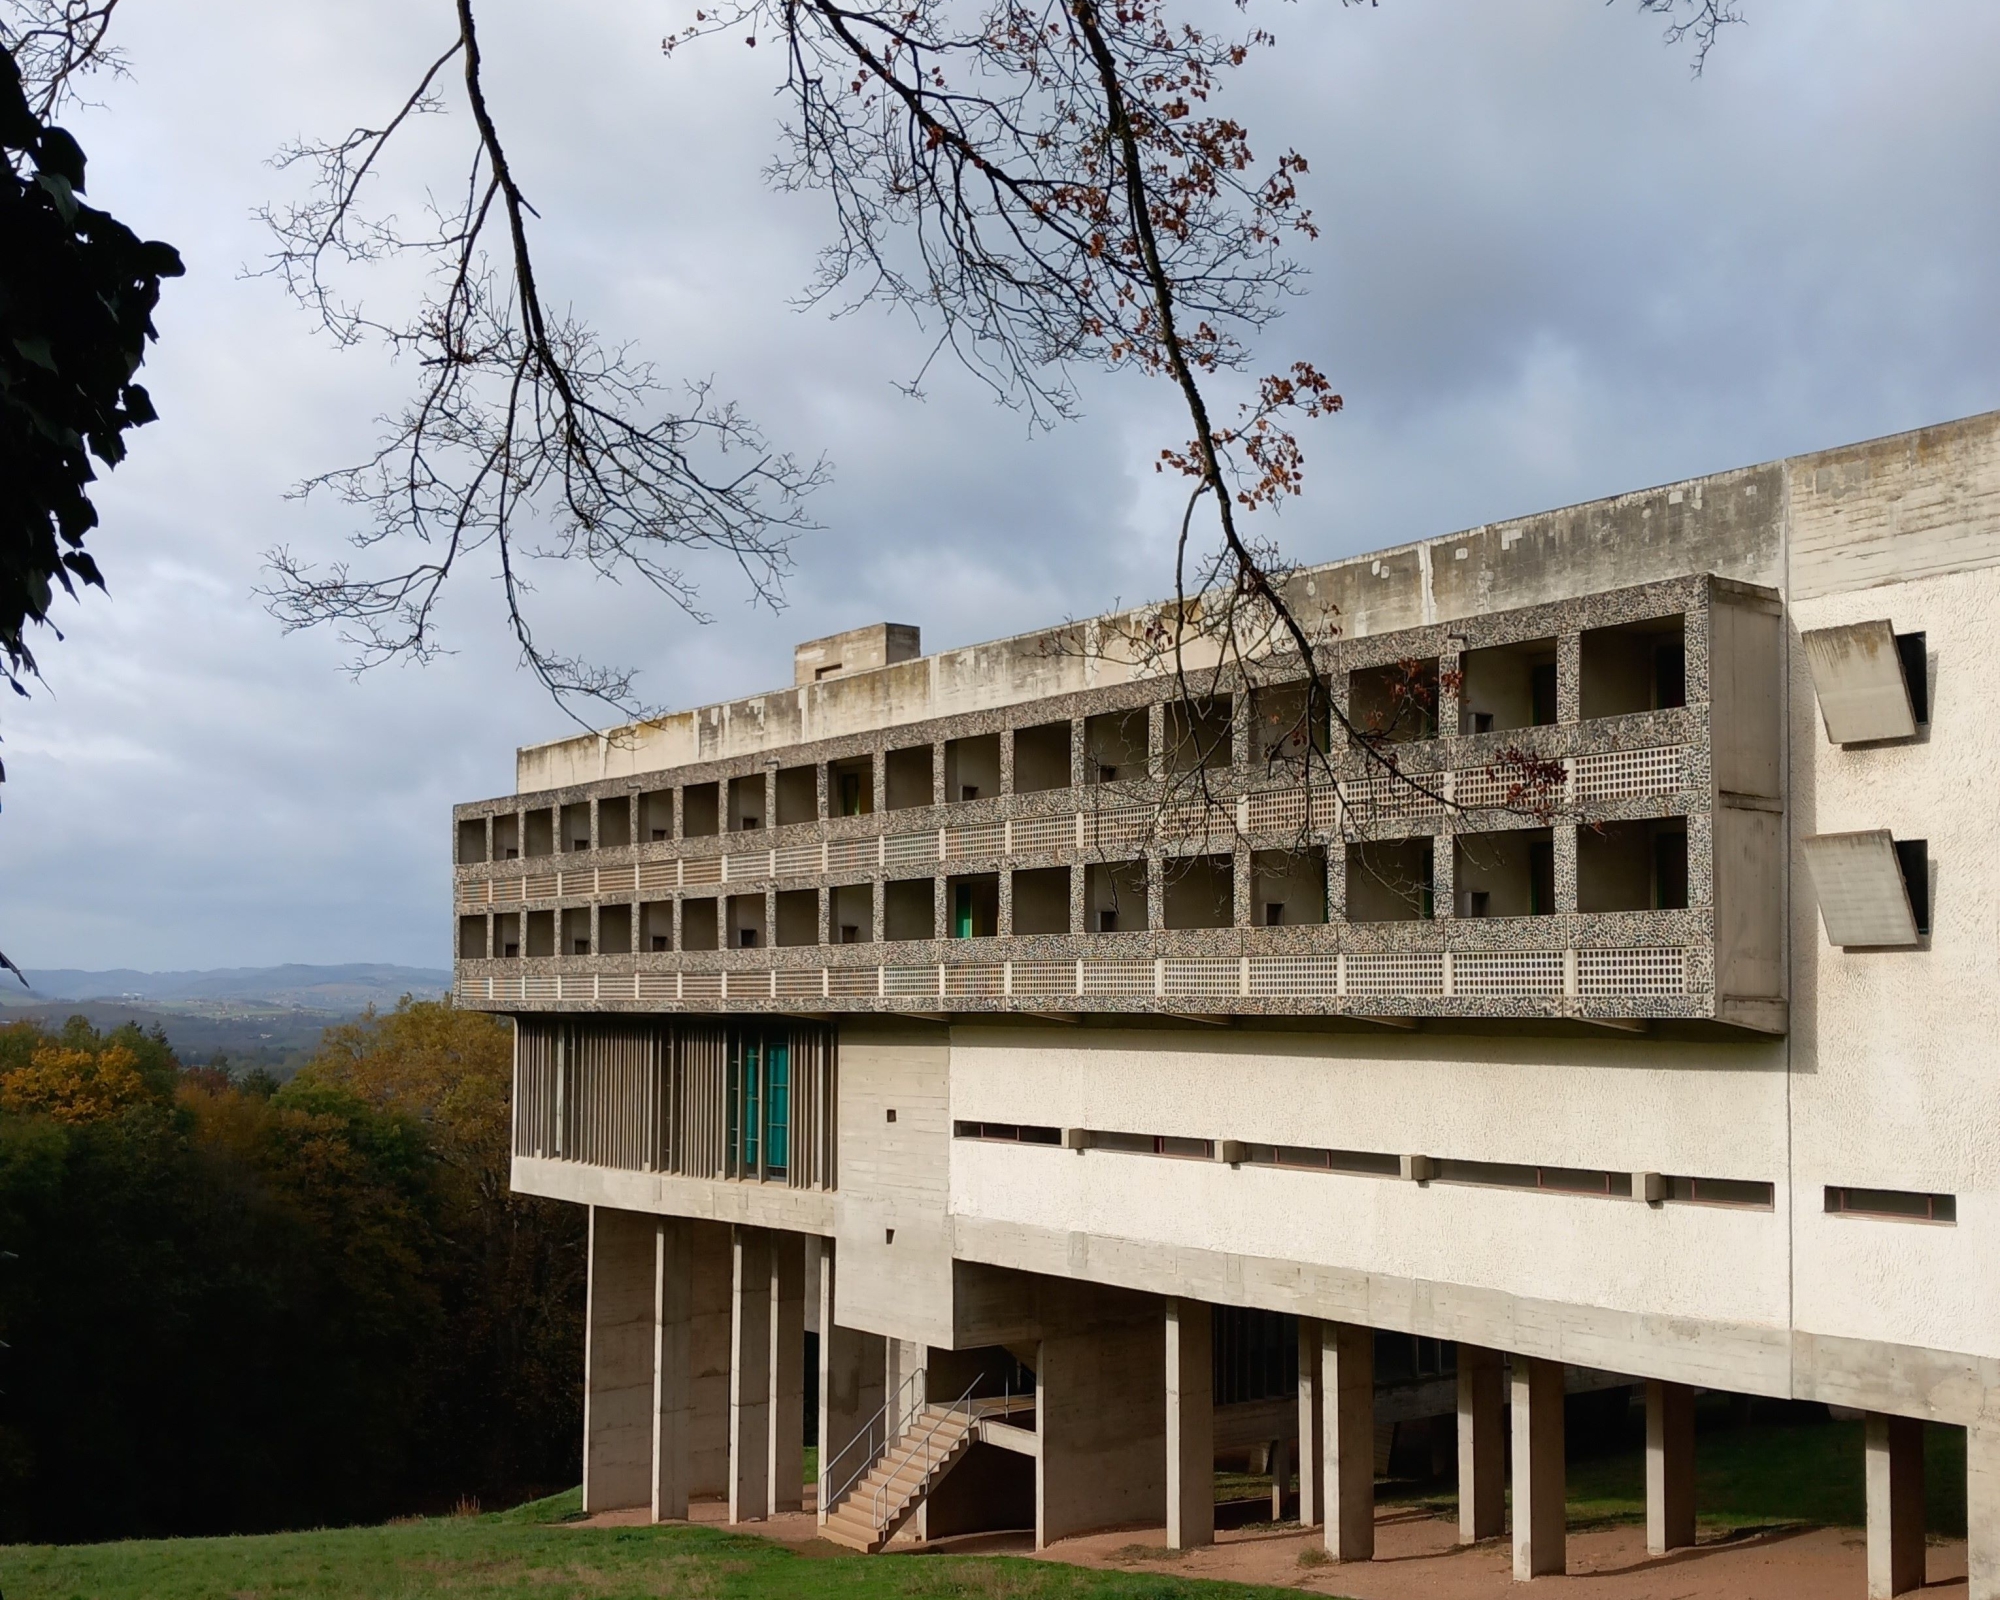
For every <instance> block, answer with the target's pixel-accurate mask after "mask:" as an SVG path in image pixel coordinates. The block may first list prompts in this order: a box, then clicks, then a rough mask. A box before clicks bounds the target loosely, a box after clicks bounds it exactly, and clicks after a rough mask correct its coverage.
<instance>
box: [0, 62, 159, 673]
mask: <svg viewBox="0 0 2000 1600" xmlns="http://www.w3.org/2000/svg"><path fill="white" fill-rule="evenodd" d="M0 155H4V160H0V241H5V243H4V248H0V484H4V485H5V486H6V491H5V494H4V496H0V674H4V676H5V677H6V679H7V681H8V682H9V683H10V684H12V685H13V687H14V688H15V689H16V690H17V691H19V692H22V693H25V692H26V690H25V688H24V687H23V685H22V681H21V680H22V678H23V677H25V676H32V675H33V674H34V673H35V670H36V669H35V657H34V652H33V650H32V648H31V647H30V645H29V642H28V639H27V632H26V630H27V628H28V626H29V625H30V624H43V625H47V624H48V623H49V607H50V605H51V604H52V603H53V601H54V598H55V591H56V589H57V588H58V587H60V588H61V589H62V590H63V591H64V592H65V593H66V594H69V595H72V596H74V595H75V593H76V586H77V585H78V584H84V585H91V586H95V587H97V588H100V589H101V588H103V587H104V576H103V574H102V572H101V571H100V570H99V569H98V565H97V563H96V561H95V560H94V559H93V558H92V557H91V555H90V553H89V552H88V551H86V550H85V549H84V547H83V545H84V536H85V535H86V534H87V533H89V531H90V530H91V529H92V528H94V527H96V526H97V510H96V507H95V506H93V505H92V504H91V501H90V495H89V488H90V485H91V483H92V482H93V481H94V480H95V479H96V476H97V474H96V470H95V469H94V468H93V467H92V465H91V459H92V458H93V457H95V458H96V460H97V461H99V462H101V463H103V464H104V465H105V466H107V467H114V466H116V465H117V464H118V463H119V462H120V461H122V460H123V459H124V457H125V440H124V435H125V433H126V431H127V430H128V429H131V428H136V427H139V426H141V425H143V424H145V423H148V422H151V421H152V420H153V419H154V416H155V413H154V410H153V402H152V398H151V397H150V396H149V395H148V394H147V393H146V390H145V389H144V387H143V386H141V385H140V384H139V383H137V382H136V381H134V374H135V373H136V372H137V371H138V369H139V364H140V362H142V361H143V360H144V359H145V355H146V345H147V342H148V341H149V340H151V339H153V338H154V337H155V334H154V329H153V308H154V307H155V306H156V305H157V304H158V303H159V298H160V282H161V280H162V279H163V278H171V277H177V276H179V275H180V273H181V270H182V268H181V260H180V257H179V256H178V255H177V254H176V253H175V252H174V249H173V247H172V246H171V245H166V244H161V243H159V242H158V241H148V240H142V239H140V238H139V237H138V236H137V235H136V234H134V233H133V232H132V230H131V229H130V228H128V227H126V226H125V225H124V224H123V223H121V222H119V221H118V220H117V219H116V218H114V217H112V216H110V215H109V214H107V213H106V212H103V211H100V210H98V209H96V208H95V207H93V206H88V205H85V204H84V203H83V201H82V200H80V199H79V198H78V196H79V195H80V194H81V193H82V192H83V187H84V158H83V151H82V150H81V149H80V148H79V147H78V145H77V142H76V140H75V139H73V138H71V137H70V135H69V134H67V133H65V132H64V131H63V130H62V129H61V128H59V127H56V126H54V125H52V124H50V123H48V122H47V121H46V120H45V119H44V116H43V115H42V114H40V113H38V112H37V110H36V109H35V108H34V107H32V106H31V105H30V104H29V100H28V95H27V92H26V90H25V89H24V87H23V85H22V81H21V74H20V71H19V69H18V67H17V66H16V64H15V61H14V57H13V54H12V53H11V52H10V51H8V50H7V49H5V48H0Z"/></svg>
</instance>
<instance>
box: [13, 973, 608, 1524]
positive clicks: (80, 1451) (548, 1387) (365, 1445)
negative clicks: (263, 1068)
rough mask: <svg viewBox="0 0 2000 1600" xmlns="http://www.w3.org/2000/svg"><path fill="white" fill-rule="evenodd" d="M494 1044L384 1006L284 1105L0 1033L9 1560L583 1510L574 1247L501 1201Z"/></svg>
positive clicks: (571, 1223)
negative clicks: (132, 1544)
mask: <svg viewBox="0 0 2000 1600" xmlns="http://www.w3.org/2000/svg"><path fill="white" fill-rule="evenodd" d="M511 1055H512V1049H511V1034H510V1031H509V1028H508V1026H507V1025H506V1024H505V1023H502V1022H497V1021H495V1020H494V1019H492V1018H490V1017H486V1016H483V1015H480V1014H477V1013H471V1012H461V1011H455V1010H453V1009H452V1007H451V1006H450V1004H449V1003H448V1002H436V1003H433V1002H412V1001H409V1000H405V1001H404V1002H403V1003H402V1004H401V1005H400V1006H398V1007H397V1008H396V1010H395V1011H394V1012H393V1013H390V1014H387V1015H372V1014H371V1015H370V1016H368V1017H365V1018H363V1019H361V1020H359V1021H356V1022H354V1023H352V1024H348V1025H343V1026H339V1027H334V1028H329V1029H328V1030H327V1032H326V1034H325V1037H324V1038H323V1040H322V1042H321V1044H320V1047H319V1049H318V1051H317V1052H316V1053H315V1054H314V1055H313V1057H312V1058H311V1059H310V1061H309V1062H308V1063H307V1064H306V1066H305V1067H304V1068H303V1069H302V1070H301V1071H300V1072H299V1073H298V1075H297V1076H296V1077H294V1078H293V1079H292V1080H291V1081H290V1082H288V1083H286V1084H285V1085H283V1086H282V1087H279V1086H277V1085H276V1084H274V1083H273V1082H271V1080H270V1079H269V1078H267V1077H265V1076H263V1075H262V1074H260V1073H253V1074H250V1075H249V1076H247V1077H245V1078H242V1079H238V1080H232V1079H231V1078H230V1077H229V1076H228V1075H227V1074H226V1073H224V1072H222V1071H220V1070H218V1069H215V1068H184V1067H183V1066H182V1065H181V1063H180V1062H178V1061H177V1060H176V1059H175V1057H174V1054H173V1052H172V1050H171V1049H170V1047H169V1046H168V1043H167V1041H166V1038H165V1036H164V1035H163V1034H161V1033H160V1032H159V1031H158V1030H155V1031H153V1032H151V1033H146V1032H142V1031H140V1030H139V1029H138V1028H137V1027H135V1026H130V1025H128V1026H126V1027H123V1028H119V1029H115V1030H112V1031H110V1032H99V1031H97V1030H94V1029H93V1028H91V1027H90V1025H89V1024H88V1023H87V1022H85V1021H84V1020H83V1019H82V1018H73V1019H71V1021H70V1022H69V1024H68V1025H67V1026H66V1027H64V1028H63V1029H61V1030H60V1031H53V1032H52V1031H49V1030H47V1029H45V1028H43V1027H40V1026H38V1025H36V1024H35V1023H32V1022H22V1023H15V1024H13V1025H11V1026H7V1027H0V1252H4V1254H0V1340H4V1341H5V1343H6V1349H5V1350H4V1351H0V1391H4V1392H0V1538H6V1539H11V1540H20V1539H31V1540H36V1541H66V1540H77V1539H103V1538H113V1537H122V1536H128V1535H160V1534H194V1533H226V1532H245V1531H254V1530H264V1529H273V1528H283V1527H298V1526H313V1525H326V1524H337V1523H344V1522H352V1521H361V1520H375V1519H380V1518H383V1517H386V1516H393V1515H397V1514H401V1513H409V1512H419V1511H432V1510H439V1509H445V1508H448V1507H450V1506H452V1505H454V1504H456V1503H458V1502H460V1501H462V1500H467V1499H481V1500H483V1501H484V1502H485V1503H487V1504H489V1505H490V1504H492V1503H494V1502H495V1501H498V1500H501V1499H504V1498H507V1497H511V1496H520V1495H526V1494H530V1493H535V1492H542V1491H546V1490H548V1489H552V1488H557V1487H561V1486H565V1485H568V1484H571V1483H574V1482H575V1481H576V1475H577V1471H578V1463H577V1450H578V1443H577V1442H578V1439H579V1437H580V1431H581V1396H580V1393H579V1383H578V1374H579V1373H580V1372H581V1370H582V1309H583V1261H584V1251H583V1218H582V1213H581V1211H580V1210H579V1209H578V1208H576V1207H571V1206H562V1205H559V1204H556V1203H554V1202H550V1201H542V1200H536V1199H533V1198H530V1197H527V1196H521V1195H515V1194H513V1193H511V1192H510V1191H509V1189H508V1155H509V1132H508V1129H509V1110H508V1094H509V1083H510V1076H511V1072H510V1062H511Z"/></svg>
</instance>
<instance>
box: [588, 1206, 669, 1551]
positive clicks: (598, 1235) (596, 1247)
mask: <svg viewBox="0 0 2000 1600" xmlns="http://www.w3.org/2000/svg"><path fill="white" fill-rule="evenodd" d="M654 1225H655V1219H654V1218H652V1217H647V1216H641V1215H639V1214H638V1213H636V1212H631V1211H612V1210H607V1209H606V1208H604V1207H601V1206H592V1207H591V1208H590V1245H589V1251H590V1259H589V1287H588V1289H587V1291H586V1293H587V1302H586V1309H585V1314H584V1315H585V1322H584V1345H583V1504H584V1509H585V1510H586V1511H592V1512H596V1511H617V1510H623V1509H625V1508H627V1507H630V1506H650V1505H651V1504H652V1501H653V1483H652V1478H653V1407H654V1394H653V1316H654V1281H655V1280H654V1271H655V1263H654V1259H653V1257H654V1248H655V1241H654Z"/></svg>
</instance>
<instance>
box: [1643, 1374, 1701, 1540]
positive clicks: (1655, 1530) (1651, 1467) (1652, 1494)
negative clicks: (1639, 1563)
mask: <svg viewBox="0 0 2000 1600" xmlns="http://www.w3.org/2000/svg"><path fill="white" fill-rule="evenodd" d="M1693 1543H1694V1390H1692V1389H1690V1388H1689V1387H1688V1386H1687V1385H1686V1384H1684V1383H1666V1382H1663V1381H1662V1380H1660V1379H1658V1378H1650V1379H1648V1380H1647V1382H1646V1548H1647V1550H1649V1551H1650V1552H1651V1553H1652V1554H1654V1555H1656V1556H1663V1555H1665V1554H1666V1553H1667V1552H1668V1551H1669V1550H1681V1549H1685V1548H1687V1547H1688V1546H1689V1545H1692V1544H1693Z"/></svg>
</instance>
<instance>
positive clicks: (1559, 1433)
mask: <svg viewBox="0 0 2000 1600" xmlns="http://www.w3.org/2000/svg"><path fill="white" fill-rule="evenodd" d="M1513 1410H1514V1427H1513V1431H1514V1576H1515V1577H1516V1578H1518V1579H1526V1578H1539V1577H1542V1576H1543V1575H1545V1574H1548V1573H1558V1574H1559V1573H1561V1572H1562V1571H1563V1568H1564V1563H1565V1560H1566V1557H1567V1553H1568V1552H1567V1550H1566V1548H1565V1541H1566V1538H1567V1529H1566V1527H1565V1525H1564V1516H1563V1511H1564V1507H1563V1496H1564V1492H1565V1490H1566V1488H1567V1479H1568V1472H1567V1469H1566V1467H1565V1464H1564V1459H1563V1369H1562V1363H1561V1362H1559V1361H1541V1360H1536V1359H1534V1358H1533V1357H1528V1356H1516V1357H1515V1358H1514V1379H1513Z"/></svg>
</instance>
